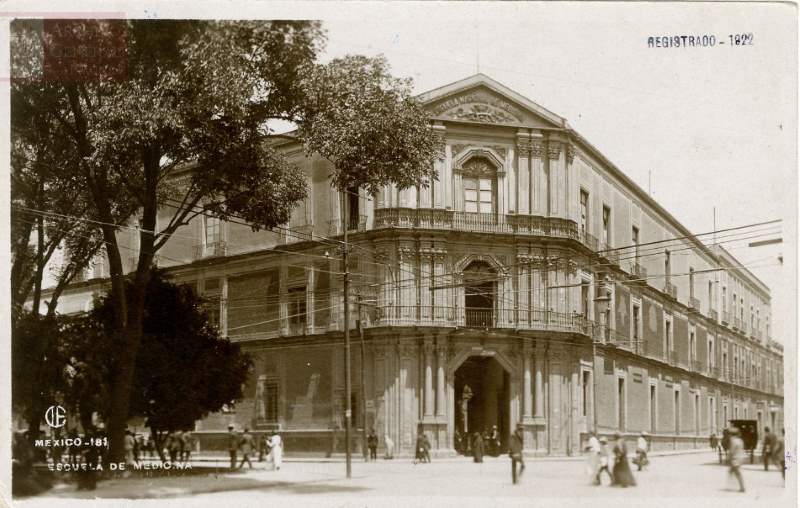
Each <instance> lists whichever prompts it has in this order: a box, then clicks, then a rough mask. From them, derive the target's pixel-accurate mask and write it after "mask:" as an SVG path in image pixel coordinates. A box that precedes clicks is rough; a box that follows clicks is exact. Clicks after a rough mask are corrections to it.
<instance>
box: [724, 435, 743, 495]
mask: <svg viewBox="0 0 800 508" xmlns="http://www.w3.org/2000/svg"><path fill="white" fill-rule="evenodd" d="M729 434H730V445H729V446H730V448H729V450H728V454H729V455H730V469H729V470H728V476H729V477H730V476H734V477H735V478H736V480H737V481H738V482H739V492H744V479H743V478H742V472H741V471H740V470H739V468H740V467H741V465H742V463H744V458H745V455H744V442H743V441H742V438H741V436H740V432H739V429H737V428H736V427H731V430H730V432H729Z"/></svg>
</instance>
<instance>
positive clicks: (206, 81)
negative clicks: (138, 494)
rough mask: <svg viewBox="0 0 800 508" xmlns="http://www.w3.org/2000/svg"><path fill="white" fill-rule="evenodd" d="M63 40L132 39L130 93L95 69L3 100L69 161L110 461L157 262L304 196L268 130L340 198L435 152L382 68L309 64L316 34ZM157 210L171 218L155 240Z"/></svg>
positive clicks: (225, 28)
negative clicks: (90, 275) (229, 222)
mask: <svg viewBox="0 0 800 508" xmlns="http://www.w3.org/2000/svg"><path fill="white" fill-rule="evenodd" d="M60 27H61V31H60V33H61V34H62V35H63V32H64V31H65V30H67V31H69V30H72V31H74V34H75V35H74V36H75V37H77V38H80V36H81V34H83V33H90V34H94V35H93V37H95V38H97V37H99V38H100V39H102V38H103V37H106V36H108V37H109V38H110V39H111V40H118V38H114V34H118V33H119V32H123V33H125V34H127V37H126V38H125V40H126V41H127V43H126V44H125V45H124V46H122V47H120V48H118V49H119V50H120V52H121V53H122V56H123V57H124V61H125V62H127V64H126V65H127V67H126V73H125V79H119V78H118V76H116V75H115V74H114V73H113V72H107V69H105V68H104V67H103V66H102V65H100V66H98V68H99V70H97V75H89V76H84V78H85V79H80V80H75V79H64V80H61V81H56V82H55V83H48V84H46V86H47V87H49V88H47V91H48V92H49V93H48V94H45V95H44V96H45V97H47V100H44V99H42V92H43V87H44V86H45V85H42V84H39V83H32V84H29V85H26V86H25V87H20V88H18V89H17V90H12V94H14V93H18V94H22V95H24V96H25V98H26V100H28V101H30V102H31V103H32V104H34V105H35V107H38V108H41V109H43V110H46V111H50V112H52V114H53V115H54V117H55V118H56V122H57V124H58V126H59V135H60V136H62V137H63V138H64V139H67V140H69V143H70V144H71V145H72V146H73V148H74V150H75V151H76V154H77V156H76V158H75V160H76V163H77V170H76V175H77V178H78V179H79V181H80V184H81V185H80V189H81V192H82V193H83V194H82V195H83V196H84V199H85V202H86V203H87V204H88V207H87V211H86V213H85V214H84V215H85V216H86V217H87V218H89V219H91V220H92V221H94V222H93V224H95V225H96V228H97V230H98V231H99V233H100V235H101V237H102V241H103V242H104V244H105V250H106V253H107V258H108V262H109V268H110V300H109V301H110V306H111V309H112V310H113V312H112V315H113V323H114V324H115V327H114V328H115V333H114V345H115V346H114V351H115V354H116V355H117V356H118V358H117V360H118V361H117V363H116V365H117V368H116V370H115V372H114V375H113V383H112V385H111V390H112V396H111V408H110V417H109V426H108V430H109V434H110V439H111V458H112V460H119V459H120V458H121V457H122V455H123V453H124V450H123V447H122V445H123V438H124V430H125V422H126V421H127V419H128V413H129V408H130V404H131V394H132V390H131V388H132V386H133V382H134V377H135V370H134V369H135V364H136V362H135V360H136V358H137V355H138V350H139V347H140V343H141V341H142V333H143V329H142V323H143V319H144V308H145V291H146V288H147V285H148V282H149V279H150V275H151V266H152V261H153V258H154V256H155V254H156V253H157V252H158V250H159V249H160V248H161V247H162V246H163V245H164V244H165V243H166V242H167V241H168V240H169V238H170V237H171V236H172V235H173V234H174V233H175V231H176V230H177V229H179V228H180V227H182V226H183V225H186V224H188V221H189V220H190V219H191V218H193V217H194V216H196V215H197V214H199V213H208V214H211V215H214V216H216V217H219V218H221V219H223V220H225V219H229V218H231V217H237V218H239V219H243V220H246V221H247V222H248V223H250V224H251V225H252V227H253V229H261V228H272V227H274V226H277V225H280V224H284V223H286V222H288V219H289V217H290V213H291V210H292V208H293V207H294V205H295V204H296V203H297V202H299V201H300V200H302V199H304V198H305V196H306V192H307V189H306V185H305V176H304V174H303V173H302V171H301V170H300V169H299V168H296V167H294V166H292V165H290V164H289V163H288V162H287V161H286V159H285V157H284V156H283V154H282V153H281V152H280V151H279V150H278V149H277V148H276V146H275V144H274V143H271V142H270V141H271V139H274V138H277V137H279V135H277V134H275V133H274V132H273V130H272V129H271V128H270V127H269V126H270V121H271V120H287V121H290V122H294V123H296V124H297V125H298V130H297V131H296V132H295V133H294V135H290V136H289V137H294V138H295V139H296V140H297V141H298V142H300V143H303V144H305V145H306V147H307V148H308V150H309V151H313V152H318V153H319V154H320V155H322V156H323V157H327V158H329V159H331V160H336V161H337V163H336V169H335V172H334V175H333V184H334V185H336V186H337V187H339V188H341V189H344V188H345V187H343V186H347V185H350V184H354V185H362V186H365V188H367V189H368V190H369V191H374V190H376V189H377V188H378V187H379V186H380V184H382V183H387V182H389V181H394V182H397V183H398V184H399V185H400V186H401V187H408V186H411V185H418V184H424V183H425V180H426V177H425V175H428V176H432V162H433V160H432V157H431V158H429V156H431V154H432V153H433V149H432V146H434V142H433V141H430V140H429V139H428V138H431V139H432V138H433V136H432V134H431V132H430V131H429V129H427V119H426V117H425V115H424V114H423V112H422V111H421V109H420V108H419V107H418V106H416V105H415V104H414V102H413V100H412V99H411V98H410V96H409V90H410V85H409V83H408V82H405V81H399V80H395V79H393V78H391V77H390V76H389V74H388V69H387V66H386V64H385V62H384V61H383V60H372V59H366V58H363V57H355V58H347V59H343V60H336V61H334V62H332V63H331V64H329V66H321V65H317V64H315V59H316V56H317V54H318V52H319V51H320V49H321V47H322V43H323V41H324V36H323V33H322V30H321V28H320V26H319V24H318V23H314V22H304V21H281V22H277V21H276V22H251V21H247V22H208V21H136V20H128V21H115V20H111V21H72V22H66V21H64V22H62V23H60ZM98 34H99V35H98ZM47 38H48V34H47V33H45V34H44V39H45V42H47ZM45 45H46V44H45ZM280 137H286V136H285V135H280ZM359 161H360V162H359ZM165 208H169V209H171V210H172V211H173V212H174V213H173V214H172V217H171V218H170V219H169V220H167V221H166V223H165V224H163V227H162V228H161V229H160V230H159V231H156V215H157V212H158V210H159V209H162V210H163V209H165ZM129 210H136V214H137V216H138V227H139V246H140V248H139V258H138V262H137V266H136V269H135V271H134V273H133V274H132V275H131V277H130V284H131V289H130V291H127V290H126V289H125V285H126V275H125V274H124V273H123V269H122V257H121V254H120V246H119V244H118V242H117V238H116V233H117V231H118V230H119V228H120V227H121V224H122V219H123V218H124V217H126V213H128V211H129Z"/></svg>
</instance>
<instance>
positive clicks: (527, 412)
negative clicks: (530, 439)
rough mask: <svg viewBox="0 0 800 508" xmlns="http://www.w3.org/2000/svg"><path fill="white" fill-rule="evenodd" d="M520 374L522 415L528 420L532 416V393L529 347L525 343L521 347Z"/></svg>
mask: <svg viewBox="0 0 800 508" xmlns="http://www.w3.org/2000/svg"><path fill="white" fill-rule="evenodd" d="M522 375H523V378H522V380H523V383H522V384H523V388H522V389H523V394H522V401H523V405H522V416H523V418H524V419H525V420H528V419H530V418H531V417H533V400H532V398H533V397H532V395H533V393H532V391H531V388H532V387H531V348H530V346H529V345H528V344H525V346H523V348H522Z"/></svg>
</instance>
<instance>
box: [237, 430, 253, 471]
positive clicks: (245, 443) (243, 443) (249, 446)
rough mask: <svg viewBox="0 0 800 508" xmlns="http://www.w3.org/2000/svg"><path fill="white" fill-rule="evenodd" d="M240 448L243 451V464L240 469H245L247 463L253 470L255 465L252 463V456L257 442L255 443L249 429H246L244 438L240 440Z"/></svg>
mask: <svg viewBox="0 0 800 508" xmlns="http://www.w3.org/2000/svg"><path fill="white" fill-rule="evenodd" d="M239 448H240V449H241V450H242V462H241V463H240V464H239V469H242V468H243V467H244V463H245V462H247V465H249V466H250V469H253V463H252V462H250V454H251V453H253V450H254V449H255V441H253V436H252V434H250V429H248V428H247V427H245V428H244V433H243V434H242V438H241V439H240V440H239Z"/></svg>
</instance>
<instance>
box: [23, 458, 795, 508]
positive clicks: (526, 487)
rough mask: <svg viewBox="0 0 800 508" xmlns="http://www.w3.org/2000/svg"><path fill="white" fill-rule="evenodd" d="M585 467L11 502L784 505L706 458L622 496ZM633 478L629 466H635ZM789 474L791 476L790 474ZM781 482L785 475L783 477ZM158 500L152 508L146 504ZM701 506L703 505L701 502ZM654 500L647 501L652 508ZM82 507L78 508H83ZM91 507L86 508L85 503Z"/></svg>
mask: <svg viewBox="0 0 800 508" xmlns="http://www.w3.org/2000/svg"><path fill="white" fill-rule="evenodd" d="M584 467H585V463H584V462H583V461H577V460H568V459H562V460H557V459H528V460H527V469H526V471H525V475H524V476H523V478H522V482H521V484H519V485H512V484H511V478H510V476H511V474H510V462H509V460H508V458H507V457H499V458H491V457H490V458H488V459H487V460H486V462H484V463H483V464H474V463H472V462H471V461H470V460H469V459H467V458H458V459H442V460H439V461H434V462H433V463H432V464H417V465H413V464H412V463H411V461H410V460H407V459H400V460H397V459H396V460H392V461H385V460H379V461H378V462H374V463H363V462H360V461H359V462H354V464H353V478H352V479H350V480H349V481H348V480H346V479H345V478H344V463H343V462H311V461H297V462H285V463H284V466H283V468H282V469H281V470H280V471H269V470H266V469H264V465H263V464H258V463H257V464H256V468H255V469H253V470H247V471H245V472H242V473H228V472H220V473H216V474H215V473H213V469H209V471H211V472H210V473H207V474H206V473H202V474H201V471H200V470H198V469H199V468H195V471H194V474H192V475H188V476H172V477H155V478H143V477H138V478H137V477H134V478H127V479H115V480H106V481H103V482H101V483H100V484H99V486H98V489H97V490H96V491H94V492H77V491H75V487H74V485H61V486H56V488H54V489H53V490H51V491H49V492H48V493H46V495H44V496H39V497H36V498H30V499H23V500H19V501H18V502H17V503H16V505H17V506H21V507H26V508H28V507H31V508H33V507H39V506H41V507H47V508H55V507H58V506H67V505H69V501H70V500H74V499H75V498H82V499H91V498H94V497H98V498H102V499H100V500H97V501H96V502H97V503H99V504H98V506H107V505H108V504H109V499H113V498H117V499H119V498H138V499H141V498H150V500H149V501H147V502H146V505H147V506H167V505H174V503H175V502H176V501H177V500H178V499H183V500H184V501H188V500H189V499H190V500H191V501H190V502H191V504H192V506H217V507H222V506H237V507H239V506H257V505H263V504H264V503H266V504H268V505H273V506H289V505H295V506H309V505H312V506H394V505H402V506H455V505H458V506H465V505H473V504H475V505H482V506H487V504H488V505H490V506H495V505H504V506H516V505H530V500H531V499H536V500H537V506H539V505H549V504H551V503H552V504H558V505H559V506H567V505H573V504H575V505H577V504H579V503H580V502H581V498H584V499H583V502H585V501H586V499H585V498H593V499H594V501H593V504H595V505H598V504H599V505H605V503H606V502H608V503H609V505H611V504H612V503H613V504H616V503H618V502H619V500H620V498H630V499H637V500H638V501H636V503H637V506H641V503H642V502H645V500H647V501H646V502H647V503H648V504H649V505H652V506H686V505H687V504H689V503H692V504H697V505H698V506H701V505H702V506H707V505H709V503H711V504H715V503H716V502H719V503H721V504H724V505H725V506H733V505H739V504H740V503H742V504H743V505H744V504H747V506H758V505H761V504H762V503H763V504H764V505H765V506H767V505H769V506H772V507H775V506H788V505H789V503H790V502H791V501H790V499H789V495H788V491H789V488H784V487H783V481H782V480H781V475H780V473H779V472H778V471H777V470H772V469H771V470H770V471H769V472H764V471H763V466H761V465H759V464H758V463H756V464H754V465H750V464H747V465H745V466H744V467H743V475H744V479H745V484H746V487H747V492H746V493H744V494H740V493H738V492H736V489H735V488H734V485H733V484H731V483H729V480H728V478H727V468H725V467H723V466H721V465H719V464H718V463H717V461H716V456H715V455H713V454H712V453H695V454H686V455H672V456H661V457H653V458H652V460H651V464H650V466H649V468H648V469H647V470H645V471H643V472H635V471H634V473H635V475H636V480H637V482H638V485H637V486H636V487H633V488H627V489H620V488H616V487H609V486H607V485H606V483H607V479H606V478H604V485H603V486H601V487H595V486H592V485H590V482H589V481H588V479H587V478H586V476H585V473H584ZM634 469H635V466H634ZM791 472H792V471H791V470H790V473H791ZM787 476H788V475H787ZM153 498H159V499H153ZM700 498H704V499H700ZM651 501H652V502H651ZM82 504H83V503H82ZM89 504H90V505H94V503H89Z"/></svg>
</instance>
